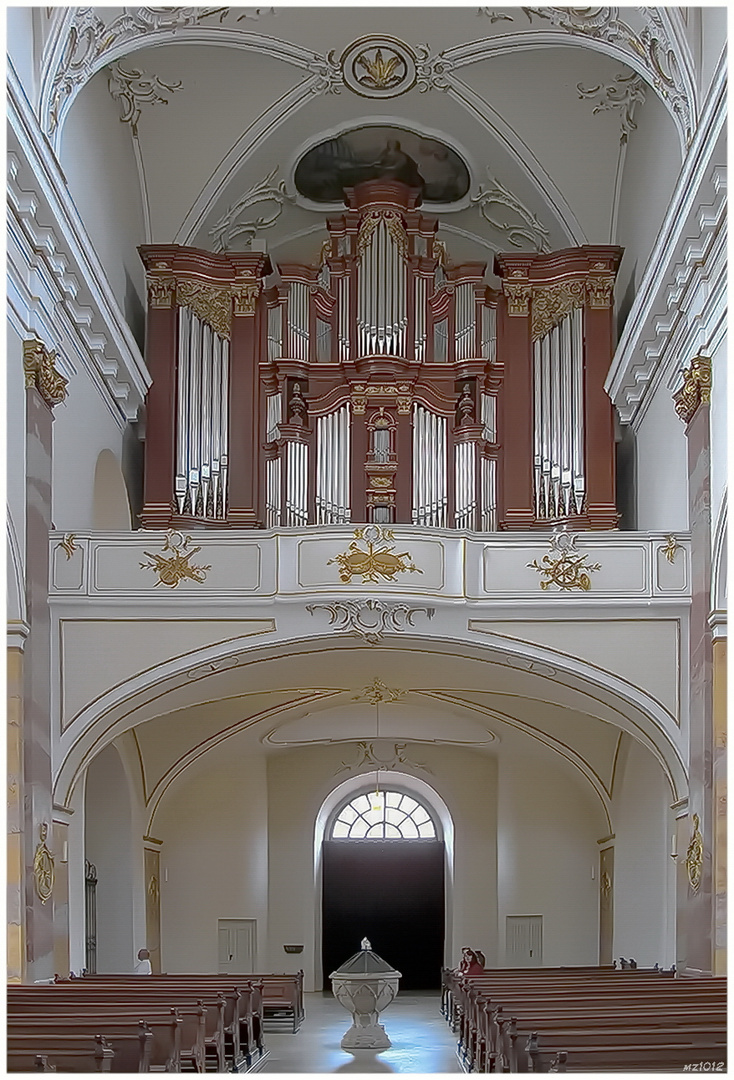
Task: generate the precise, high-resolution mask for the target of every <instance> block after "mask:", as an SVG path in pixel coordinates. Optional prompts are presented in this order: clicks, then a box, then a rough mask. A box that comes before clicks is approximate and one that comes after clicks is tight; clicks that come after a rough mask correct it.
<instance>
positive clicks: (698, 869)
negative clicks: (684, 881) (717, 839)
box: [686, 814, 703, 892]
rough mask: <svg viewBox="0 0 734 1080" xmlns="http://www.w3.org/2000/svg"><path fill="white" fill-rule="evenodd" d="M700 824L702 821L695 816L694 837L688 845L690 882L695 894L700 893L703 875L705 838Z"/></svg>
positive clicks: (687, 860)
mask: <svg viewBox="0 0 734 1080" xmlns="http://www.w3.org/2000/svg"><path fill="white" fill-rule="evenodd" d="M700 824H701V819H700V818H699V816H698V814H694V815H693V835H692V836H691V842H690V844H689V845H688V851H687V852H686V870H687V871H688V881H689V883H690V886H691V888H692V889H693V891H694V892H698V890H699V888H700V886H701V876H702V874H703V837H702V836H701V830H700V828H699V826H700Z"/></svg>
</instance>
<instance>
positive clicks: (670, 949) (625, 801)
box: [612, 736, 675, 967]
mask: <svg viewBox="0 0 734 1080" xmlns="http://www.w3.org/2000/svg"><path fill="white" fill-rule="evenodd" d="M625 739H626V740H627V746H626V751H625V754H624V759H626V760H623V758H622V755H620V762H619V764H618V772H619V766H621V767H622V768H621V776H618V777H617V779H616V781H615V790H614V798H613V804H612V815H613V816H612V822H613V826H614V827H613V832H614V834H615V838H616V839H615V842H614V956H615V957H620V956H624V957H625V958H626V959H629V958H630V957H634V959H635V960H636V961H637V963H638V965H639V966H640V967H653V966H654V965H655V964H661V965H664V966H666V967H668V966H670V964H673V963H675V921H674V903H675V900H674V880H673V875H674V872H675V867H674V865H673V860H672V859H671V858H670V850H671V844H670V841H671V836H672V830H673V824H672V819H671V817H670V809H669V807H670V800H671V792H670V787H669V786H668V783H667V781H666V780H665V777H664V776H663V773H662V770H661V769H660V766H659V765H658V764H657V762H656V761H655V760H654V758H653V757H652V755H651V754H650V753H649V752H648V751H647V750H645V748H644V747H642V746H640V744H639V743H638V742H636V741H634V740H633V739H631V738H630V737H629V736H625Z"/></svg>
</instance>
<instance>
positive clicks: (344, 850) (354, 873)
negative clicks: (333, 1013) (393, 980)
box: [322, 840, 444, 990]
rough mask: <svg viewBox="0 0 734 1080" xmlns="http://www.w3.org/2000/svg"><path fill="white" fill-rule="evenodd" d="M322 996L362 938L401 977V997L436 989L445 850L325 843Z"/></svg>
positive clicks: (408, 843)
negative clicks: (405, 992)
mask: <svg viewBox="0 0 734 1080" xmlns="http://www.w3.org/2000/svg"><path fill="white" fill-rule="evenodd" d="M322 865H323V924H322V927H323V940H322V959H323V972H324V989H325V990H330V989H331V982H330V981H329V975H330V974H331V972H332V971H335V970H336V969H337V968H338V967H339V966H340V965H341V964H343V963H344V961H345V960H348V959H349V957H350V956H352V955H353V954H354V953H355V952H357V951H358V949H359V944H360V941H361V940H362V938H363V937H367V938H369V940H370V943H371V945H372V948H373V949H374V951H375V952H376V953H379V955H380V956H381V957H382V958H383V960H386V961H387V962H388V963H389V964H392V966H393V967H395V968H397V970H398V971H400V972H402V975H403V978H402V979H401V981H400V988H401V989H402V990H435V989H438V988H439V987H440V985H441V966H442V965H443V945H444V846H443V843H442V842H441V841H439V840H326V841H325V842H324V846H323V863H322Z"/></svg>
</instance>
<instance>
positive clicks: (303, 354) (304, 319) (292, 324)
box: [288, 281, 310, 360]
mask: <svg viewBox="0 0 734 1080" xmlns="http://www.w3.org/2000/svg"><path fill="white" fill-rule="evenodd" d="M309 298H310V292H309V286H308V284H307V283H306V282H305V281H292V282H291V284H290V288H289V290H288V356H289V358H290V359H293V360H308V336H309V334H308V332H309V317H310V308H309Z"/></svg>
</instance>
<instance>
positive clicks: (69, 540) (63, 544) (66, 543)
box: [58, 533, 79, 562]
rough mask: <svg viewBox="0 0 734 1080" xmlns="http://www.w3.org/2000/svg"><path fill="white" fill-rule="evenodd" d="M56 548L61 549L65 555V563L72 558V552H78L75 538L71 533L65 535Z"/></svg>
mask: <svg viewBox="0 0 734 1080" xmlns="http://www.w3.org/2000/svg"><path fill="white" fill-rule="evenodd" d="M58 546H59V547H60V548H61V550H62V551H64V552H65V553H66V561H67V562H68V561H69V559H70V558H71V557H72V555H73V554H74V552H75V551H78V550H79V547H78V545H77V543H76V537H75V536H74V534H73V533H67V534H66V536H65V537H64V539H63V540H60V541H59V545H58Z"/></svg>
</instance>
